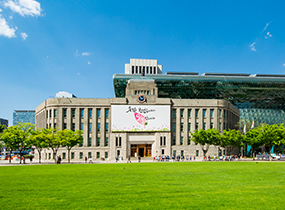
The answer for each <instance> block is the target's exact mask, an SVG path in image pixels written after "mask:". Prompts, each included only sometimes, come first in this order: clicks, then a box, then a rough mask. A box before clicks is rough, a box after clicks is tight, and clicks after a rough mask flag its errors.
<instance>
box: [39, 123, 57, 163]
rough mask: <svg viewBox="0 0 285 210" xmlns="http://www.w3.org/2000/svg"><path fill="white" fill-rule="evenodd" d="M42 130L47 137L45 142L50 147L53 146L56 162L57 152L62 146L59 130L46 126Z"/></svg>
mask: <svg viewBox="0 0 285 210" xmlns="http://www.w3.org/2000/svg"><path fill="white" fill-rule="evenodd" d="M42 131H43V132H44V134H45V135H46V137H47V138H46V139H45V142H46V144H47V145H48V148H51V150H52V153H53V159H54V163H56V154H57V151H58V149H59V147H60V146H61V139H60V138H59V136H58V135H57V132H58V130H57V129H56V128H45V129H44V130H42Z"/></svg>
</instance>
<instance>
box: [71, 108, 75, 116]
mask: <svg viewBox="0 0 285 210" xmlns="http://www.w3.org/2000/svg"><path fill="white" fill-rule="evenodd" d="M71 116H72V117H73V118H74V117H75V109H71Z"/></svg>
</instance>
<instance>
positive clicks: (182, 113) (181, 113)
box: [180, 109, 184, 118]
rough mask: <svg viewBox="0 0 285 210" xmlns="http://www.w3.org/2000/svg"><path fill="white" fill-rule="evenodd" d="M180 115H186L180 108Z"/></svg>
mask: <svg viewBox="0 0 285 210" xmlns="http://www.w3.org/2000/svg"><path fill="white" fill-rule="evenodd" d="M180 117H181V118H183V117H184V110H183V109H180Z"/></svg>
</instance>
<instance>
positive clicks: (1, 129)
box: [0, 125, 6, 133]
mask: <svg viewBox="0 0 285 210" xmlns="http://www.w3.org/2000/svg"><path fill="white" fill-rule="evenodd" d="M5 128H6V125H0V133H2V132H3V131H4V129H5Z"/></svg>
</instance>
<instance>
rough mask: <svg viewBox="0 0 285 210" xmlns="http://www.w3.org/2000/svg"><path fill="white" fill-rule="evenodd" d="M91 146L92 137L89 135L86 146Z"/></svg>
mask: <svg viewBox="0 0 285 210" xmlns="http://www.w3.org/2000/svg"><path fill="white" fill-rule="evenodd" d="M91 146H92V138H91V137H89V139H88V147H91Z"/></svg>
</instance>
